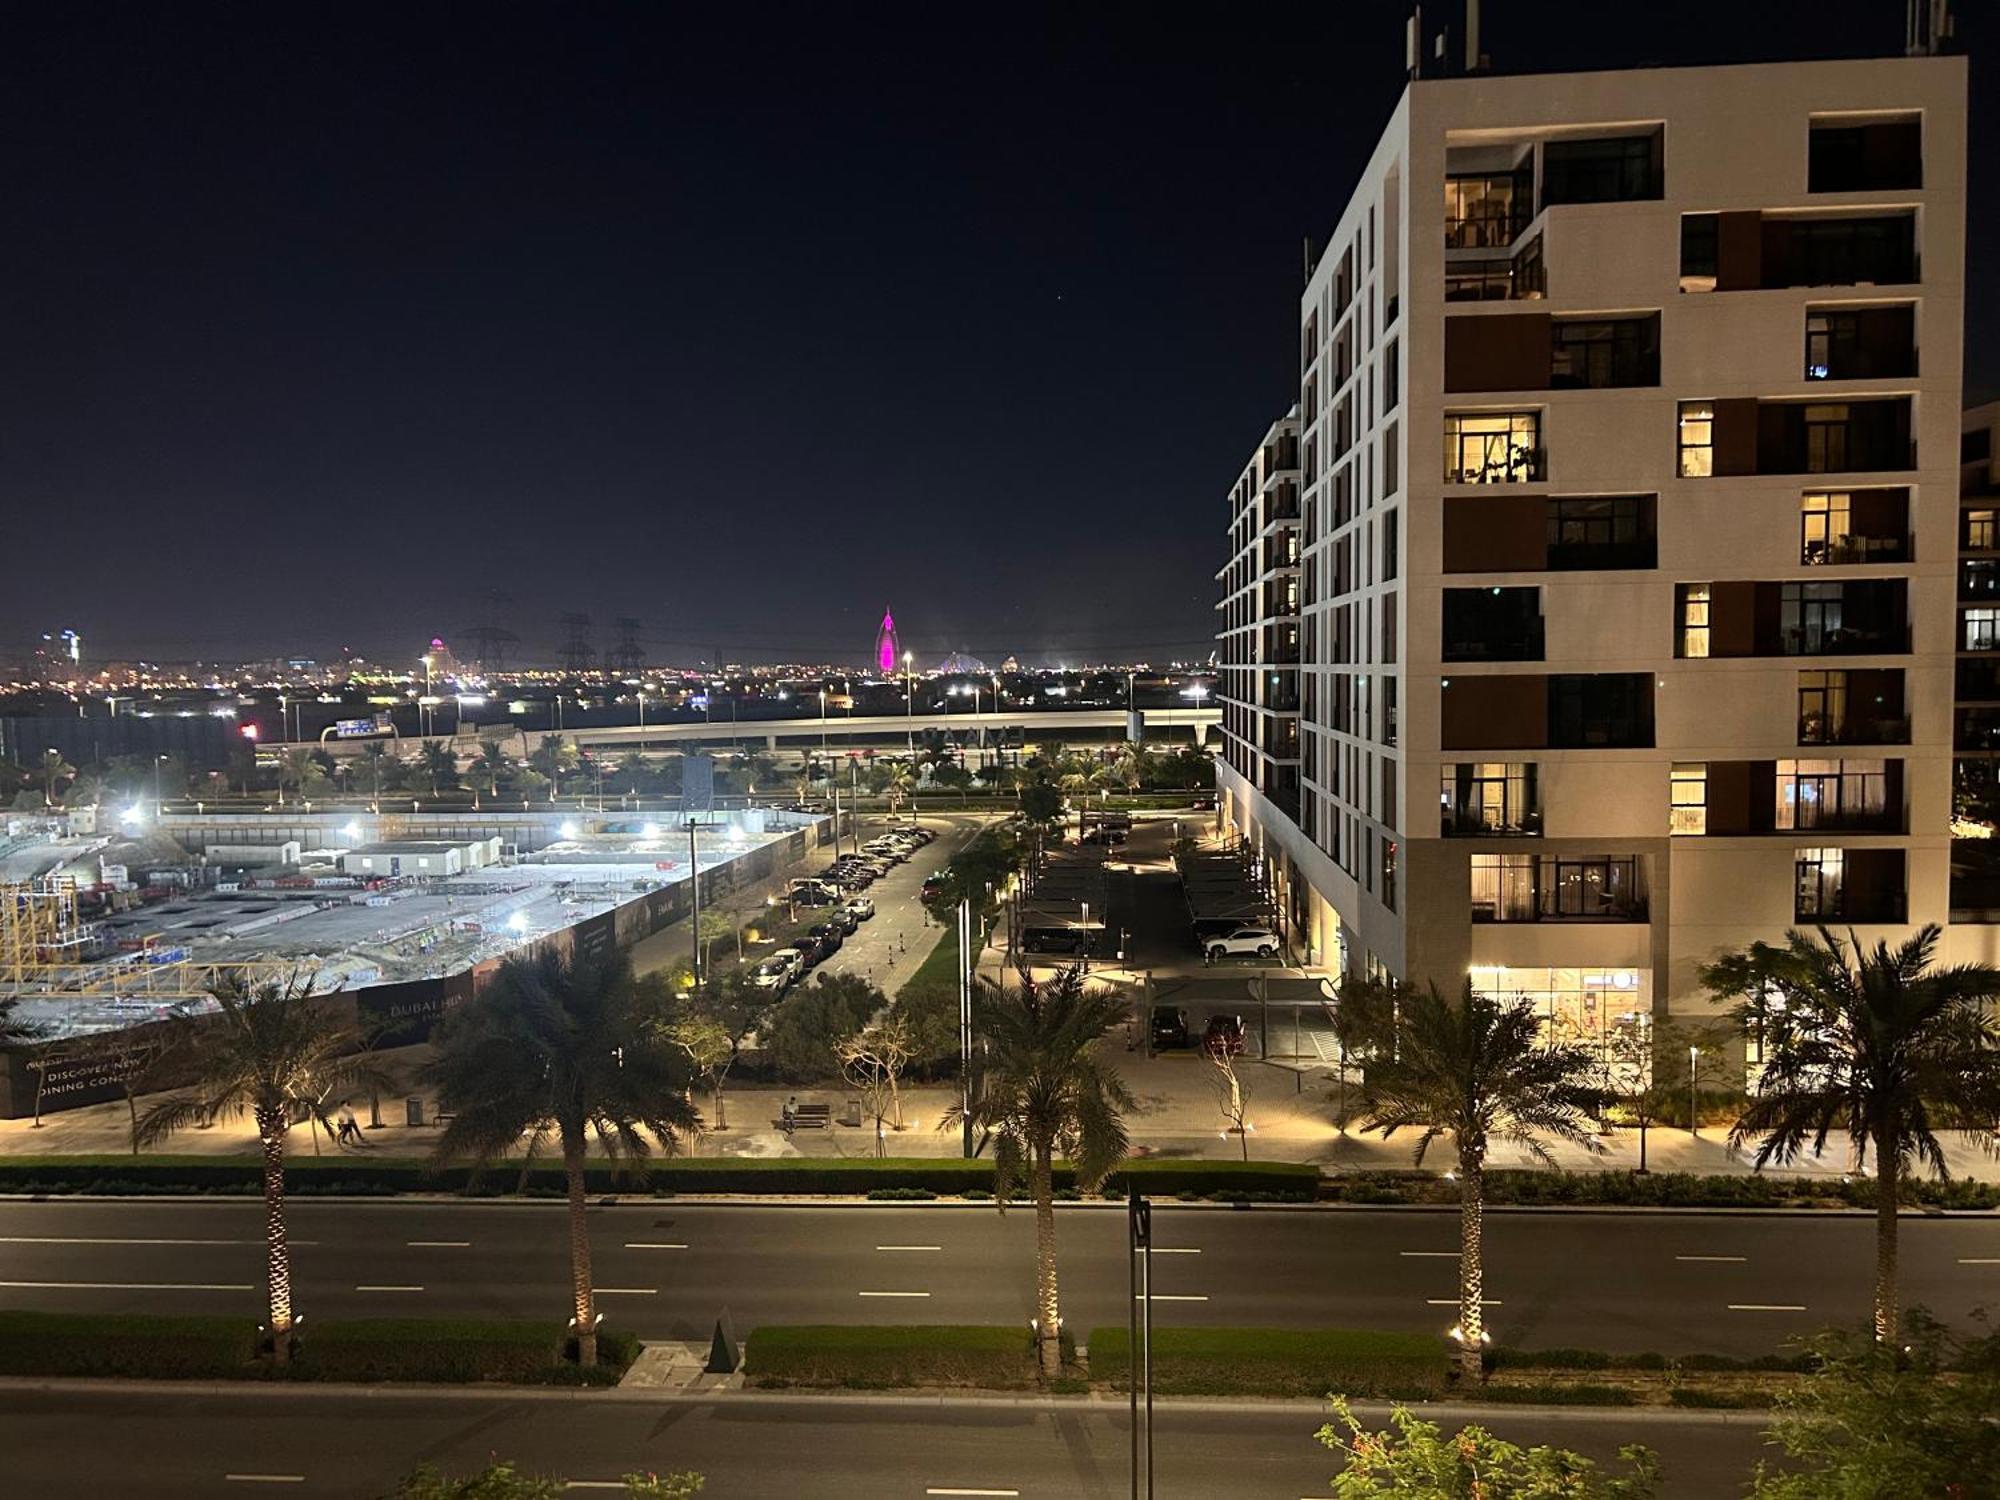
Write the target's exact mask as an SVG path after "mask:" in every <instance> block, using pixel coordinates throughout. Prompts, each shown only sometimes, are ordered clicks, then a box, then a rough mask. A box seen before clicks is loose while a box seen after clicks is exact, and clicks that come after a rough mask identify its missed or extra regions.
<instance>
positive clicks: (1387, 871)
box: [1382, 839, 1396, 911]
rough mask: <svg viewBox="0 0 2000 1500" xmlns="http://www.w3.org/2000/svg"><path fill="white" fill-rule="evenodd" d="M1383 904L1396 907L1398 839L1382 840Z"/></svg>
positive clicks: (1392, 909) (1390, 907)
mask: <svg viewBox="0 0 2000 1500" xmlns="http://www.w3.org/2000/svg"><path fill="white" fill-rule="evenodd" d="M1382 904H1383V905H1384V906H1386V907H1388V908H1389V910H1390V911H1394V910H1395V909H1396V841H1395V840H1394V839H1384V840H1382Z"/></svg>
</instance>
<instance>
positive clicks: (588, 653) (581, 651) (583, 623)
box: [560, 614, 597, 672]
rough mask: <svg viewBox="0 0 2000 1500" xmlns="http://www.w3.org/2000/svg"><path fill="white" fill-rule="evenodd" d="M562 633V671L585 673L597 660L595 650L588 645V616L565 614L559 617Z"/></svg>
mask: <svg viewBox="0 0 2000 1500" xmlns="http://www.w3.org/2000/svg"><path fill="white" fill-rule="evenodd" d="M560 619H561V622H562V627H563V631H564V636H563V645H562V664H563V670H564V671H567V672H587V671H589V670H590V664H591V663H592V662H593V661H595V660H597V648H596V647H595V646H593V645H591V644H590V616H589V615H582V614H567V615H563V616H561V617H560Z"/></svg>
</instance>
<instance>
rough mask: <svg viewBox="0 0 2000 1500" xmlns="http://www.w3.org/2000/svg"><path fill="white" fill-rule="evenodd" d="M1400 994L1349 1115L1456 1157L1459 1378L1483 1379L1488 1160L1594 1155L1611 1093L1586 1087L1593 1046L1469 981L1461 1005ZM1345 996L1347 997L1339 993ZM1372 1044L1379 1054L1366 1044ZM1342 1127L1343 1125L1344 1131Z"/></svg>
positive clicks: (1432, 992)
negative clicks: (1552, 1147)
mask: <svg viewBox="0 0 2000 1500" xmlns="http://www.w3.org/2000/svg"><path fill="white" fill-rule="evenodd" d="M1383 988H1384V989H1389V988H1393V991H1394V993H1393V997H1392V1001H1391V1003H1390V1004H1388V1005H1387V1006H1381V1005H1377V1006H1376V1007H1374V1022H1373V1024H1372V1025H1368V1026H1364V1027H1363V1028H1362V1029H1361V1031H1360V1032H1359V1034H1358V1036H1359V1039H1360V1040H1361V1041H1362V1042H1363V1044H1364V1050H1365V1051H1369V1052H1372V1053H1373V1055H1372V1056H1371V1057H1370V1058H1369V1061H1368V1063H1367V1066H1366V1068H1365V1070H1364V1072H1363V1075H1362V1082H1361V1087H1360V1090H1359V1094H1358V1097H1357V1099H1356V1101H1355V1103H1354V1105H1353V1106H1352V1108H1351V1109H1350V1110H1348V1111H1347V1112H1346V1113H1347V1114H1348V1116H1349V1117H1353V1116H1357V1115H1359V1116H1365V1117H1367V1119H1368V1120H1369V1121H1370V1123H1371V1126H1372V1128H1374V1129H1377V1130H1379V1131H1381V1132H1382V1135H1383V1136H1384V1138H1387V1137H1389V1136H1392V1135H1394V1134H1395V1133H1396V1132H1397V1131H1398V1130H1402V1129H1405V1128H1409V1129H1415V1130H1417V1131H1419V1132H1420V1133H1419V1134H1418V1136H1417V1150H1416V1160H1417V1165H1418V1166H1422V1165H1423V1161H1424V1157H1425V1155H1426V1154H1427V1153H1428V1152H1429V1151H1430V1148H1431V1144H1432V1143H1433V1142H1434V1141H1436V1140H1437V1139H1438V1137H1439V1136H1450V1137H1451V1143H1452V1147H1453V1149H1454V1150H1455V1151H1456V1152H1457V1155H1458V1241H1459V1245H1458V1326H1457V1327H1455V1328H1453V1329H1452V1331H1451V1332H1452V1337H1453V1338H1454V1339H1456V1340H1457V1341H1458V1343H1459V1368H1460V1370H1461V1371H1462V1372H1463V1373H1464V1374H1465V1375H1466V1376H1467V1377H1469V1378H1473V1379H1476V1378H1477V1377H1478V1376H1479V1373H1480V1366H1481V1362H1482V1351H1483V1349H1484V1347H1485V1344H1486V1341H1487V1336H1486V1319H1485V1311H1484V1306H1483V1300H1482V1299H1483V1297H1484V1293H1485V1289H1486V1263H1485V1256H1484V1251H1485V1245H1484V1237H1483V1226H1484V1219H1485V1212H1486V1155H1487V1150H1488V1148H1489V1146H1490V1144H1491V1143H1492V1142H1493V1140H1494V1139H1496V1138H1498V1139H1500V1140H1503V1141H1511V1142H1513V1143H1514V1144H1516V1145H1519V1146H1523V1147H1525V1148H1526V1149H1527V1150H1528V1151H1530V1152H1532V1153H1533V1154H1534V1155H1535V1156H1536V1157H1537V1158H1539V1159H1540V1160H1541V1161H1543V1162H1545V1163H1547V1164H1549V1165H1551V1166H1553V1165H1554V1159H1553V1158H1552V1157H1551V1156H1550V1155H1549V1151H1548V1147H1547V1146H1545V1145H1544V1144H1543V1143H1542V1140H1543V1137H1545V1136H1553V1137H1555V1138H1556V1139H1557V1140H1561V1141H1567V1142H1569V1143H1570V1144H1572V1145H1576V1146H1582V1147H1584V1148H1585V1149H1586V1150H1599V1149H1602V1148H1600V1147H1599V1146H1598V1144H1597V1142H1596V1140H1595V1138H1594V1136H1593V1134H1592V1131H1591V1126H1590V1115H1591V1113H1592V1112H1593V1111H1595V1110H1598V1109H1602V1108H1603V1107H1604V1105H1605V1104H1606V1103H1607V1102H1609V1100H1610V1097H1611V1096H1610V1095H1608V1094H1606V1093H1605V1092H1604V1091H1603V1090H1602V1089H1600V1088H1598V1087H1596V1086H1595V1085H1594V1084H1593V1083H1591V1082H1590V1081H1589V1080H1591V1079H1592V1078H1594V1077H1596V1076H1597V1073H1598V1062H1597V1059H1596V1057H1594V1056H1593V1055H1592V1054H1591V1052H1590V1051H1589V1050H1588V1049H1587V1048H1583V1047H1575V1046H1550V1045H1547V1044H1545V1043H1544V1042H1543V1040H1542V1038H1541V1036H1540V1025H1539V1023H1538V1022H1537V1020H1536V1018H1535V1015H1534V1012H1533V1011H1531V1010H1530V1009H1529V1008H1528V1007H1527V1006H1526V1005H1522V1004H1513V1003H1508V1002H1504V1001H1501V1000H1497V999H1495V998H1493V997H1491V996H1489V995H1482V994H1480V993H1479V992H1478V991H1476V990H1474V989H1473V987H1472V985H1471V984H1470V982H1468V983H1467V984H1466V986H1465V994H1464V997H1463V998H1462V999H1460V1000H1459V1001H1458V1002H1457V1003H1453V1002H1452V1001H1449V1000H1446V999H1445V998H1444V996H1442V995H1441V994H1439V993H1438V990H1437V986H1435V985H1431V986H1429V987H1427V988H1424V989H1417V988H1415V987H1413V986H1408V985H1396V986H1393V987H1389V986H1384V987H1383ZM1343 998H1345V995H1344V994H1343ZM1370 1042H1372V1043H1373V1044H1374V1045H1372V1046H1369V1045H1368V1044H1369V1043H1370ZM1343 1123H1345V1122H1344V1121H1343Z"/></svg>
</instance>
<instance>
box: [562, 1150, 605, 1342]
mask: <svg viewBox="0 0 2000 1500" xmlns="http://www.w3.org/2000/svg"><path fill="white" fill-rule="evenodd" d="M562 1146H563V1177H564V1179H565V1181H566V1183H567V1186H568V1188H569V1283H570V1297H571V1315H572V1316H573V1317H574V1318H575V1319H576V1362H577V1365H578V1367H579V1368H582V1369H589V1368H590V1367H591V1366H592V1365H594V1364H596V1363H597V1298H596V1295H595V1292H594V1290H593V1288H592V1285H591V1278H590V1226H589V1224H588V1223H587V1222H586V1221H585V1218H584V1192H583V1166H584V1158H583V1131H582V1130H581V1129H578V1130H575V1131H571V1130H570V1129H569V1128H568V1127H567V1126H565V1127H563V1132H562Z"/></svg>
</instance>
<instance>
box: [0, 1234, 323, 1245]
mask: <svg viewBox="0 0 2000 1500" xmlns="http://www.w3.org/2000/svg"><path fill="white" fill-rule="evenodd" d="M263 1243H264V1241H262V1240H168V1239H137V1238H133V1237H129V1236H125V1235H105V1236H96V1235H67V1234H0V1245H261V1244H263ZM289 1243H291V1244H294V1245H317V1244H318V1243H319V1241H318V1240H292V1241H290V1242H289Z"/></svg>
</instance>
